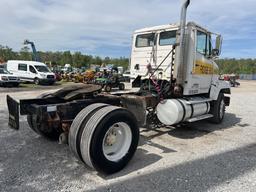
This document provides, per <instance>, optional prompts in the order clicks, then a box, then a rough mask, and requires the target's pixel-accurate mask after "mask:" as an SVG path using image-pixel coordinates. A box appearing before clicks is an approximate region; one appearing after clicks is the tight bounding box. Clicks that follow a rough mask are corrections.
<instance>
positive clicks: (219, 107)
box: [210, 93, 226, 124]
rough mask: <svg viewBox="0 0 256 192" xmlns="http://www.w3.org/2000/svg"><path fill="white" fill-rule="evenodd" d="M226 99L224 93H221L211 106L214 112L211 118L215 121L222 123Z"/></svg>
mask: <svg viewBox="0 0 256 192" xmlns="http://www.w3.org/2000/svg"><path fill="white" fill-rule="evenodd" d="M225 109H226V105H225V100H224V94H223V93H219V96H218V99H217V101H213V103H212V106H211V113H212V114H213V117H212V118H211V119H210V121H211V122H213V123H217V124H218V123H221V122H222V121H223V119H224V116H225Z"/></svg>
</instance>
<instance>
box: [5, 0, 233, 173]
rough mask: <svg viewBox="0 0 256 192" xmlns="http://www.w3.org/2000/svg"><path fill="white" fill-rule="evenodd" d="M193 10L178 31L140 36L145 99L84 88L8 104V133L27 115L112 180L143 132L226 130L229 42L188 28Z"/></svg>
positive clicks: (135, 72)
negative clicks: (186, 127)
mask: <svg viewBox="0 0 256 192" xmlns="http://www.w3.org/2000/svg"><path fill="white" fill-rule="evenodd" d="M189 4H190V1H189V0H186V1H184V3H183V5H182V10H181V20H180V23H179V24H171V25H164V26H156V27H152V28H145V29H141V30H137V31H135V33H134V34H133V43H132V54H131V63H130V72H131V74H130V75H131V77H132V78H134V79H135V81H134V83H133V85H134V86H140V89H139V91H137V92H126V93H112V94H109V93H101V86H99V85H91V84H85V85H77V86H73V87H67V88H64V89H62V90H59V91H57V92H54V93H50V94H46V95H41V96H40V97H39V98H35V99H24V100H20V102H19V103H18V102H17V101H15V100H14V99H13V98H11V97H10V96H7V103H8V108H9V125H10V126H11V127H13V128H15V129H19V114H21V115H27V120H28V123H29V126H30V127H31V129H33V130H34V131H35V132H36V133H38V134H40V135H42V136H43V137H46V138H48V139H51V140H58V139H59V141H60V142H63V143H64V142H66V141H67V143H68V145H69V147H70V149H71V151H72V152H73V153H74V155H75V156H76V157H77V158H78V159H79V160H81V162H83V163H84V164H86V165H88V166H89V167H92V168H94V169H96V170H97V171H98V172H100V173H104V174H112V173H115V172H117V171H120V170H122V169H123V168H124V167H125V166H126V165H127V163H128V162H129V161H130V160H131V158H132V157H133V155H134V153H135V151H136V149H137V146H138V141H139V128H141V127H144V128H148V127H151V126H152V125H153V126H154V125H160V126H174V127H175V126H176V125H179V124H181V123H189V122H195V121H199V120H203V119H208V120H209V121H211V122H213V123H221V122H222V121H223V118H224V114H225V107H226V106H228V105H229V103H230V97H228V94H230V85H229V83H228V82H226V81H224V80H221V79H220V77H219V75H218V66H217V64H216V63H215V61H214V60H215V59H216V58H217V57H218V56H219V55H220V53H221V42H222V38H221V36H220V35H218V34H215V33H212V32H210V31H209V30H207V29H205V28H203V27H201V26H200V25H198V24H196V23H194V22H188V23H187V22H186V12H187V7H188V6H189ZM156 127H158V126H156Z"/></svg>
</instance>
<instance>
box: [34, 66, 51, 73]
mask: <svg viewBox="0 0 256 192" xmlns="http://www.w3.org/2000/svg"><path fill="white" fill-rule="evenodd" d="M35 68H36V70H37V71H39V72H43V73H46V72H51V71H50V69H49V68H48V67H46V66H42V65H35Z"/></svg>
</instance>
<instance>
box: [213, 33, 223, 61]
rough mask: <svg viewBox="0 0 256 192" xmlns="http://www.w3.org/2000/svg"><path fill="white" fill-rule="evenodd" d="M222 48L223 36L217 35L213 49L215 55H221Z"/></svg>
mask: <svg viewBox="0 0 256 192" xmlns="http://www.w3.org/2000/svg"><path fill="white" fill-rule="evenodd" d="M221 48H222V36H221V35H218V36H217V37H216V43H215V49H213V56H220V54H221Z"/></svg>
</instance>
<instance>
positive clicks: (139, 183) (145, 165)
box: [0, 81, 256, 192]
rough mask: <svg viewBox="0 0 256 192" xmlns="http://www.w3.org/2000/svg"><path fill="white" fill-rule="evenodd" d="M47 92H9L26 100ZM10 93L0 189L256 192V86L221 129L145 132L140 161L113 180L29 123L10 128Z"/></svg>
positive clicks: (247, 89) (0, 130) (249, 84)
mask: <svg viewBox="0 0 256 192" xmlns="http://www.w3.org/2000/svg"><path fill="white" fill-rule="evenodd" d="M43 92H46V90H40V89H38V90H35V91H27V92H9V93H8V94H10V95H11V96H13V97H14V98H17V99H22V98H31V97H35V96H37V95H39V94H41V93H43ZM6 94H7V93H3V92H1V93H0V113H1V116H0V146H1V147H0V191H3V192H5V191H15V192H16V191H33V192H34V191H117V192H119V191H195V192H200V191H236V192H237V191H246V192H247V191H252V192H254V191H256V190H255V189H256V153H255V151H256V118H255V117H254V115H255V113H256V108H255V106H256V81H241V87H239V88H234V89H232V98H231V106H230V107H228V108H227V112H226V117H225V120H224V122H223V123H222V124H220V125H213V124H209V123H207V122H206V121H202V122H197V123H193V124H190V125H187V126H186V127H180V128H176V129H166V128H162V129H160V130H157V131H152V130H144V129H142V130H141V138H140V146H139V148H138V150H137V152H136V154H135V156H134V158H133V159H132V161H131V162H130V163H129V164H128V166H127V167H126V168H125V169H124V170H122V171H121V172H119V173H117V174H114V175H111V176H104V175H99V174H97V172H95V171H93V170H91V169H89V168H87V167H86V166H84V165H83V164H81V163H80V162H79V161H77V160H76V159H75V158H74V157H73V155H72V154H71V153H70V151H69V148H68V146H66V145H58V144H57V143H55V142H49V141H47V140H45V139H44V138H42V137H40V136H38V135H37V134H35V133H34V132H32V131H31V130H30V129H29V128H28V125H27V123H26V121H25V118H22V119H21V121H22V122H21V129H20V131H14V130H11V129H9V128H8V126H7V118H8V113H7V107H6V103H5V97H6Z"/></svg>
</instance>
